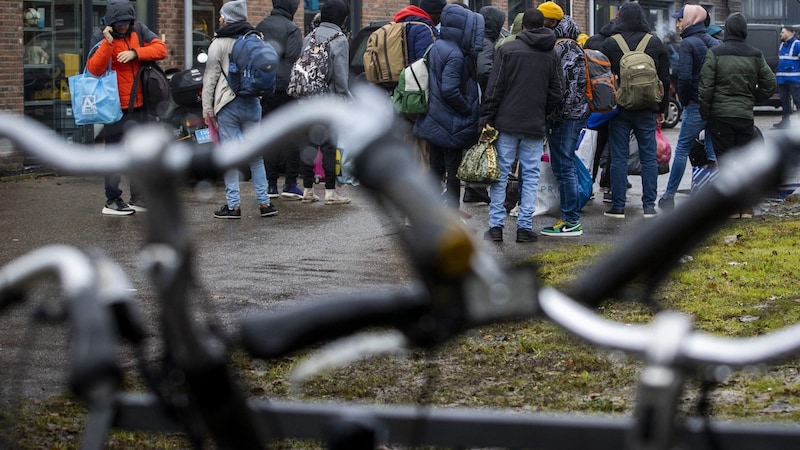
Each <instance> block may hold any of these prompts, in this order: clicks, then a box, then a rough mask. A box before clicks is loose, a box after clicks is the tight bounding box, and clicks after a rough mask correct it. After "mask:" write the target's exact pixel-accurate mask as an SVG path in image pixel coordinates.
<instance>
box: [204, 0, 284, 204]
mask: <svg viewBox="0 0 800 450" xmlns="http://www.w3.org/2000/svg"><path fill="white" fill-rule="evenodd" d="M219 25H220V28H219V29H218V30H217V32H216V34H215V36H214V40H212V41H211V44H210V45H209V46H208V61H207V62H206V69H205V72H204V73H203V117H204V118H205V121H206V123H207V124H208V126H209V127H216V128H217V129H218V130H219V137H220V140H221V141H222V142H229V141H234V140H237V139H240V137H241V134H242V132H244V130H246V129H247V128H249V127H252V126H255V125H258V124H259V123H260V122H261V103H260V100H259V98H258V97H257V96H245V95H237V94H236V93H235V92H234V91H233V89H232V88H231V86H230V84H229V82H228V79H229V78H228V76H229V73H228V72H229V70H230V69H229V67H230V54H231V51H232V50H233V47H234V44H236V42H237V39H239V38H240V37H242V36H243V35H244V34H245V33H248V32H251V31H255V28H253V26H252V25H250V23H249V22H247V3H246V0H235V1H230V2H228V3H225V4H224V5H222V8H221V9H220V11H219ZM250 173H251V175H252V182H253V189H254V190H255V192H256V200H257V201H258V207H259V212H260V215H261V217H268V216H274V215H275V214H277V213H278V210H277V209H276V208H275V206H273V205H272V204H271V203H270V200H269V196H268V195H267V172H266V170H265V169H264V158H262V157H258V158H255V159H253V160H252V161H250ZM214 217H215V218H217V219H241V218H242V211H241V207H240V197H239V171H238V170H236V169H232V170H229V171H227V172H226V173H225V204H224V205H222V207H221V208H220V209H219V210H217V211H214Z"/></svg>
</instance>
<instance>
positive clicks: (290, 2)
mask: <svg viewBox="0 0 800 450" xmlns="http://www.w3.org/2000/svg"><path fill="white" fill-rule="evenodd" d="M299 6H300V0H272V14H274V13H275V12H277V11H280V12H284V13H288V14H289V18H292V17H294V14H295V13H296V12H297V8H298V7H299Z"/></svg>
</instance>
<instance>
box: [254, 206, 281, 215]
mask: <svg viewBox="0 0 800 450" xmlns="http://www.w3.org/2000/svg"><path fill="white" fill-rule="evenodd" d="M258 209H260V210H261V217H269V216H274V215H275V214H278V208H276V207H275V206H273V205H271V204H269V205H258Z"/></svg>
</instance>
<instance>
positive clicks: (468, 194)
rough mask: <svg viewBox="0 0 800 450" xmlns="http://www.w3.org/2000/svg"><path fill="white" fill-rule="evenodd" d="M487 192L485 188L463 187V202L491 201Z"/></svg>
mask: <svg viewBox="0 0 800 450" xmlns="http://www.w3.org/2000/svg"><path fill="white" fill-rule="evenodd" d="M491 202H492V199H491V198H489V192H488V191H487V189H486V188H476V187H474V186H467V187H465V188H464V203H491Z"/></svg>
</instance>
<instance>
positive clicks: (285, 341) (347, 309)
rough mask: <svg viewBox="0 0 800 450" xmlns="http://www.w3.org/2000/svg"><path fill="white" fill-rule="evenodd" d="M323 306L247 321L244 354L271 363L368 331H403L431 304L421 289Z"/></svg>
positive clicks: (243, 333) (307, 306) (243, 331)
mask: <svg viewBox="0 0 800 450" xmlns="http://www.w3.org/2000/svg"><path fill="white" fill-rule="evenodd" d="M324 302H325V303H309V304H304V305H301V306H299V307H296V308H293V309H290V310H286V311H281V312H277V313H273V314H269V315H265V316H260V317H252V318H248V319H245V320H244V321H243V322H242V324H241V328H240V331H241V333H240V338H241V342H242V344H243V346H244V348H245V350H247V352H249V353H250V354H251V355H252V356H255V357H257V358H263V359H272V358H278V357H281V356H284V355H286V354H288V353H290V352H293V351H295V350H299V349H301V348H305V347H308V346H310V345H314V344H318V343H321V342H324V341H327V340H330V339H335V338H339V337H343V336H349V335H351V334H353V333H354V332H356V331H358V330H361V329H364V328H367V327H375V326H395V327H398V328H402V327H403V325H405V324H409V323H411V322H413V321H415V320H417V319H418V318H419V317H420V316H422V315H423V314H424V313H425V311H427V308H428V306H429V303H430V302H429V297H428V295H427V293H426V292H425V291H424V290H422V289H419V288H416V289H413V290H412V291H410V292H401V293H392V294H388V295H383V296H380V297H379V296H374V295H370V296H362V297H357V298H354V297H353V296H352V295H349V296H348V297H346V298H338V299H333V300H329V299H326V300H324Z"/></svg>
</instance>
